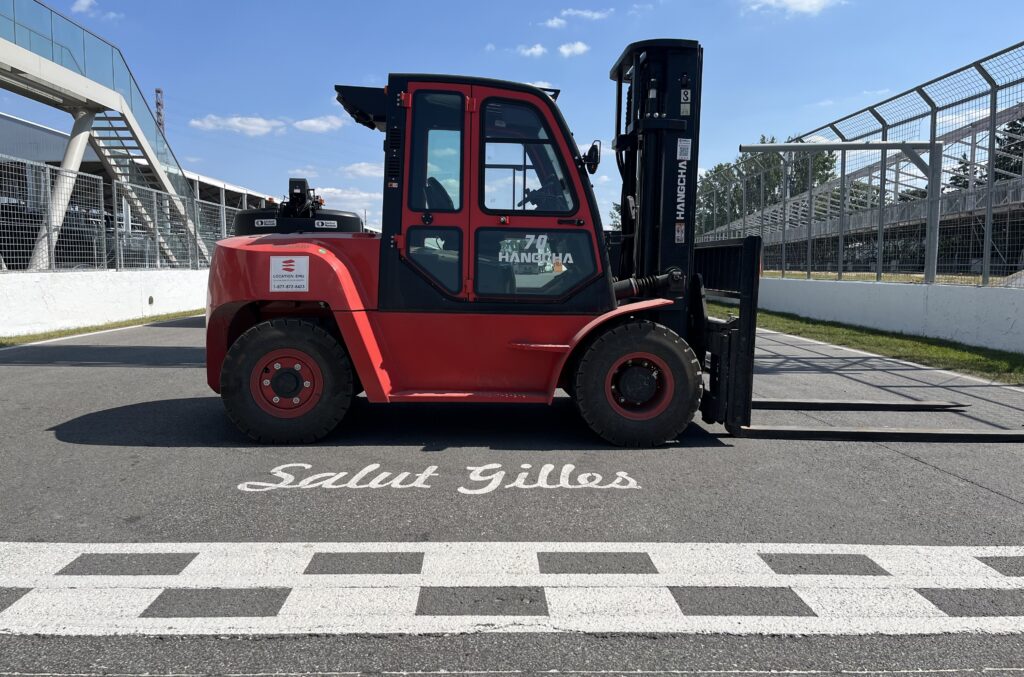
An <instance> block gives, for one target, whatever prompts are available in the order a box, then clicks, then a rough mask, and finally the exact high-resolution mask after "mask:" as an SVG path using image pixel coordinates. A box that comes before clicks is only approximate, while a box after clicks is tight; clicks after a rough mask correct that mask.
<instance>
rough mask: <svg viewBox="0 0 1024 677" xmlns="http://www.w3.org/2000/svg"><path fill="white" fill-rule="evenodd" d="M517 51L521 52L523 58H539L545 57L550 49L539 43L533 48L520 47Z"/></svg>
mask: <svg viewBox="0 0 1024 677" xmlns="http://www.w3.org/2000/svg"><path fill="white" fill-rule="evenodd" d="M516 51H517V52H519V54H520V55H521V56H531V57H538V56H543V55H544V54H545V53H546V52H547V51H548V48H547V47H545V46H544V45H542V44H540V43H539V42H538V43H537V44H535V45H533V46H531V47H527V46H526V45H519V46H518V47H516Z"/></svg>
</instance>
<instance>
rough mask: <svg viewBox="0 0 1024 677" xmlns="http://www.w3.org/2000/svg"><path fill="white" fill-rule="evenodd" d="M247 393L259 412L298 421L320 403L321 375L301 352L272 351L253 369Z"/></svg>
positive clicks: (318, 368)
mask: <svg viewBox="0 0 1024 677" xmlns="http://www.w3.org/2000/svg"><path fill="white" fill-rule="evenodd" d="M249 391H250V392H251V393H252V398H253V400H255V401H256V404H257V405H258V406H259V408H260V409H262V410H263V411H265V412H267V413H268V414H270V415H271V416H276V417H277V418H298V417H299V416H302V415H303V414H305V413H307V412H308V411H309V410H310V409H312V408H313V407H315V406H316V405H317V403H318V402H320V398H321V396H322V395H323V391H324V378H323V373H322V372H321V371H320V367H319V365H317V363H316V360H314V359H313V358H312V357H310V356H309V354H307V353H304V352H303V351H301V350H295V349H294V348H282V349H281V350H273V351H271V352H269V353H267V354H266V355H264V356H263V357H261V358H260V359H259V360H258V361H257V362H256V365H255V366H254V367H253V369H252V375H251V376H250V378H249Z"/></svg>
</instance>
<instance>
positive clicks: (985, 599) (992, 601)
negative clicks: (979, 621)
mask: <svg viewBox="0 0 1024 677" xmlns="http://www.w3.org/2000/svg"><path fill="white" fill-rule="evenodd" d="M917 592H918V594H919V595H921V596H922V597H924V598H925V599H927V600H928V601H929V602H931V603H932V604H934V605H935V606H937V607H938V608H939V610H940V611H942V612H943V613H945V614H947V615H949V616H960V617H971V616H1024V590H995V589H992V588H919V589H918V590H917Z"/></svg>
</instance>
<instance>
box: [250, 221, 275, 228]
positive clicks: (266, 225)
mask: <svg viewBox="0 0 1024 677" xmlns="http://www.w3.org/2000/svg"><path fill="white" fill-rule="evenodd" d="M254 225H255V226H256V227H257V228H276V227H277V219H256V222H255V224H254Z"/></svg>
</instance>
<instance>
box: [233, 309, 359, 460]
mask: <svg viewBox="0 0 1024 677" xmlns="http://www.w3.org/2000/svg"><path fill="white" fill-rule="evenodd" d="M353 380H354V379H353V374H352V362H351V360H349V357H348V354H347V353H346V352H345V349H344V348H343V347H342V346H341V344H339V343H338V341H337V340H335V338H334V337H333V336H331V335H330V334H328V333H327V332H326V331H324V330H323V329H321V328H320V327H318V326H316V325H314V324H312V323H310V322H305V321H302V320H297V319H286V318H283V319H277V320H269V321H266V322H261V323H260V324H257V325H256V326H254V327H252V328H250V329H249V330H248V331H246V332H245V333H244V334H242V335H241V336H240V337H238V340H237V341H235V342H234V344H233V345H232V346H231V348H230V349H229V350H228V353H227V356H226V357H225V358H224V366H223V367H222V370H221V399H222V400H223V402H224V407H225V409H226V410H227V413H228V417H229V418H231V420H232V421H233V422H234V423H235V425H237V426H238V428H239V429H240V430H241V431H242V432H244V433H245V434H246V435H248V436H249V437H250V438H251V439H253V440H255V441H256V442H261V443H266V444H299V443H308V442H315V441H317V440H319V439H321V438H323V437H324V436H325V435H327V434H328V433H330V432H331V431H332V430H334V428H335V427H337V425H338V423H340V422H341V419H342V418H344V416H345V413H346V412H347V411H348V408H349V406H351V404H352V397H353Z"/></svg>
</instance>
